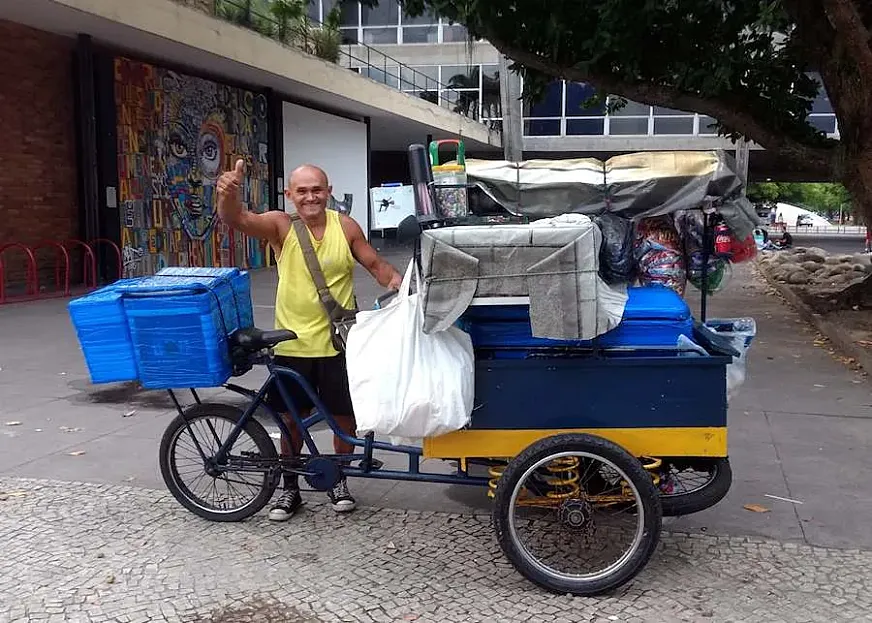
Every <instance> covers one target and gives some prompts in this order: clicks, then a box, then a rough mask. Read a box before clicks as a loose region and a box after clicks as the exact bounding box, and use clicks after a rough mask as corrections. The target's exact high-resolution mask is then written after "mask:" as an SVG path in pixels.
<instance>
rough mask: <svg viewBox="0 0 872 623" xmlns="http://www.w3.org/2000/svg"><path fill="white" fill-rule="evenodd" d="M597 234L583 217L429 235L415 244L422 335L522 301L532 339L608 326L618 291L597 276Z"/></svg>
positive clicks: (619, 305) (579, 335)
mask: <svg viewBox="0 0 872 623" xmlns="http://www.w3.org/2000/svg"><path fill="white" fill-rule="evenodd" d="M601 242H602V234H601V233H600V231H599V228H597V227H596V226H595V225H594V224H593V223H592V222H591V221H590V219H589V218H588V217H586V216H583V215H566V216H564V217H557V218H554V219H543V220H540V221H536V222H535V223H532V224H528V225H495V226H464V227H445V228H441V229H431V230H427V231H425V232H424V234H423V236H422V239H421V256H422V268H423V272H424V275H423V276H424V280H425V284H426V285H425V290H424V331H425V332H426V333H431V332H434V331H440V330H443V329H445V328H447V327H448V326H450V325H451V324H452V323H454V322H455V321H456V320H457V319H458V318H460V316H461V314H463V312H464V311H465V310H466V308H467V307H468V306H469V305H470V304H472V303H473V299H476V302H477V303H482V304H487V303H496V304H499V303H505V302H507V303H518V298H519V297H521V298H522V299H525V298H526V297H529V304H530V321H531V325H532V329H533V335H534V336H536V337H544V338H552V339H563V340H579V339H583V340H589V339H593V338H594V337H596V336H597V335H600V334H602V333H605V332H606V331H609V330H611V329H613V328H614V327H616V326H617V325H618V323H619V322H620V321H621V316H622V315H623V312H624V305H625V304H626V301H627V292H626V287H625V286H615V287H611V286H609V285H608V284H606V283H605V282H604V281H603V280H602V279H601V278H600V277H599V275H598V270H599V251H600V244H601Z"/></svg>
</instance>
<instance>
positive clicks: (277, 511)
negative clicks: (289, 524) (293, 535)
mask: <svg viewBox="0 0 872 623" xmlns="http://www.w3.org/2000/svg"><path fill="white" fill-rule="evenodd" d="M302 505H303V498H302V497H301V496H300V490H299V489H285V492H284V493H282V495H281V497H279V499H278V501H277V502H276V503H275V504H273V507H272V508H271V509H270V510H269V518H270V521H287V520H288V519H290V518H291V515H293V514H294V513H296V512H297V510H298V509H299V508H300V506H302Z"/></svg>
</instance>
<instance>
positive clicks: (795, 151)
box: [488, 33, 837, 172]
mask: <svg viewBox="0 0 872 623" xmlns="http://www.w3.org/2000/svg"><path fill="white" fill-rule="evenodd" d="M488 35H489V36H488V41H490V43H491V44H492V45H493V46H494V47H496V48H497V49H498V50H499V51H500V52H502V53H503V54H505V55H506V56H507V57H509V58H511V59H512V60H514V61H516V62H518V63H520V64H521V65H523V66H525V67H529V68H530V69H534V70H537V71H540V72H542V73H545V74H548V75H551V76H555V77H561V78H565V79H567V80H571V81H574V82H588V83H590V84H592V85H594V86H595V87H597V88H599V89H600V90H602V91H606V92H608V93H611V94H613V95H620V96H622V97H626V98H627V99H631V100H633V101H636V102H639V103H642V104H648V105H651V106H662V107H664V108H673V109H678V110H688V111H694V112H699V113H702V114H705V115H708V116H711V117H714V118H715V119H717V120H718V121H720V122H722V123H723V124H725V125H726V126H728V127H730V128H735V130H736V131H738V132H741V133H742V134H744V135H745V136H746V137H747V138H748V139H750V140H752V141H754V142H756V143H758V144H759V145H761V146H762V147H764V148H766V149H769V150H772V151H774V152H777V153H778V154H780V155H782V156H783V157H785V158H787V159H789V160H791V161H792V162H793V163H794V164H796V165H798V166H799V167H800V168H808V167H813V168H816V169H823V170H826V171H827V172H832V171H833V164H834V156H835V155H836V151H837V144H835V143H834V144H833V146H832V147H813V146H810V145H805V144H803V143H801V142H799V141H797V140H795V139H792V138H790V137H788V136H785V135H784V134H783V133H782V132H780V131H778V130H773V129H770V128H768V127H767V126H766V125H765V124H764V123H761V122H760V121H759V120H757V119H755V118H754V116H753V115H751V114H749V113H747V112H744V111H742V110H741V108H740V107H739V106H738V105H731V104H730V103H729V102H728V101H724V99H723V98H721V99H720V100H719V101H716V100H713V99H707V98H705V97H702V96H699V95H696V94H694V93H687V92H681V91H678V90H676V89H674V88H671V87H664V86H660V85H656V84H651V83H647V82H634V81H629V80H626V79H622V78H618V77H615V76H608V75H602V74H596V73H594V72H590V71H587V70H583V69H580V68H572V67H566V68H563V67H560V66H559V65H558V64H556V63H554V62H553V61H551V60H549V59H546V58H544V57H542V56H540V55H538V54H535V53H532V52H527V51H524V50H520V49H516V48H514V47H512V46H511V45H509V44H507V43H505V42H504V41H501V40H500V39H499V38H495V37H493V36H490V35H491V33H488Z"/></svg>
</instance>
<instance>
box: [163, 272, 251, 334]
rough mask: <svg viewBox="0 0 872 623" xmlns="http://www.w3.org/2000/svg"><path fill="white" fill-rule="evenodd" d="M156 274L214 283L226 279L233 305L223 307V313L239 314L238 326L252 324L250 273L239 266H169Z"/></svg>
mask: <svg viewBox="0 0 872 623" xmlns="http://www.w3.org/2000/svg"><path fill="white" fill-rule="evenodd" d="M157 276H159V277H160V276H172V277H190V278H200V277H203V278H205V279H206V281H205V283H208V284H211V285H214V284H216V283H217V281H214V280H215V279H227V280H228V281H229V282H230V287H231V288H232V289H233V292H234V293H235V299H234V307H233V308H224V313H226V314H228V315H233V316H235V315H236V314H237V313H238V314H239V326H240V328H243V329H248V328H250V327H253V326H254V311H253V309H252V305H251V275H250V274H249V273H248V271H244V270H240V269H239V268H186V267H182V266H170V267H168V268H163V269H161V270H160V271H158V273H157Z"/></svg>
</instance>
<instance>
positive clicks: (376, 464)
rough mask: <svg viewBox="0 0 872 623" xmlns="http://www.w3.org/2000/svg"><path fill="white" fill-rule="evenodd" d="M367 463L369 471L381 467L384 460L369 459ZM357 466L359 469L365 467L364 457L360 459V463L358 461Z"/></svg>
mask: <svg viewBox="0 0 872 623" xmlns="http://www.w3.org/2000/svg"><path fill="white" fill-rule="evenodd" d="M368 464H369V471H376V470H379V469H381V468H382V467H384V464H385V463H384V461H380V460H378V459H370V460H369V463H368ZM358 466H359V467H360V468H361V469H365V468H366V466H367V461H366V460H365V459H360V463H358Z"/></svg>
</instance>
